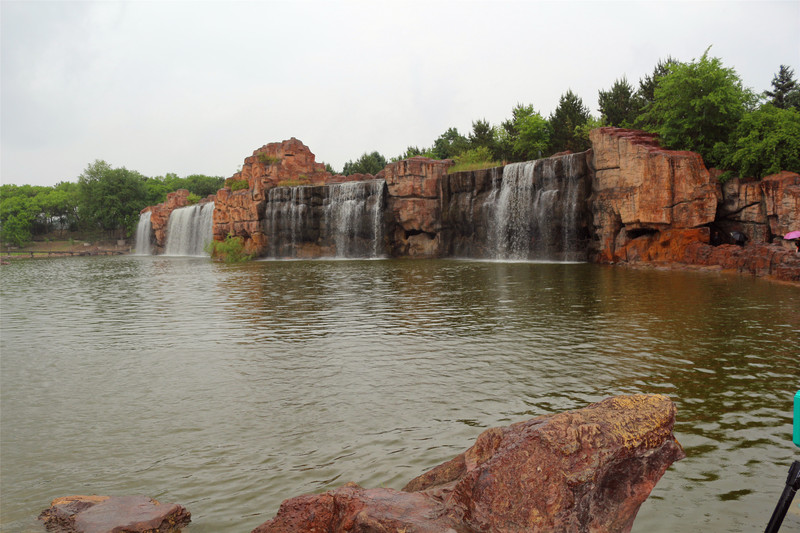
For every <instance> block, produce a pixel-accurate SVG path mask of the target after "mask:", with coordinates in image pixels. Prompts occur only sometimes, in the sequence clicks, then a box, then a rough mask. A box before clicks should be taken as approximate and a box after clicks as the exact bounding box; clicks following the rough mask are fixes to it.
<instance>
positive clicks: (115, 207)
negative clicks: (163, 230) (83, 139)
mask: <svg viewBox="0 0 800 533" xmlns="http://www.w3.org/2000/svg"><path fill="white" fill-rule="evenodd" d="M145 181H146V178H145V177H144V176H142V175H141V174H139V173H138V172H136V171H132V170H128V169H126V168H124V167H122V168H116V169H115V168H112V167H111V165H109V164H108V163H106V162H105V161H100V160H97V161H95V162H94V163H92V164H90V165H89V166H87V167H86V170H84V171H83V174H81V175H80V176H79V178H78V187H79V189H78V199H79V207H80V211H81V216H82V218H83V219H84V221H85V222H86V223H87V224H88V225H89V227H90V228H94V229H100V230H103V231H105V232H107V233H113V234H117V235H119V234H123V235H128V234H130V233H131V232H132V231H133V230H134V228H135V227H136V224H137V222H138V221H139V211H141V210H142V209H143V208H144V207H146V206H147V191H146V188H145Z"/></svg>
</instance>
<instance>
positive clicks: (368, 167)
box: [342, 151, 386, 176]
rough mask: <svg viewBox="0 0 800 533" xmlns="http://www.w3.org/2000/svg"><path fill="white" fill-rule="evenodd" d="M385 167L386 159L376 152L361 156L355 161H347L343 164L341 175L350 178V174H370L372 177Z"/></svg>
mask: <svg viewBox="0 0 800 533" xmlns="http://www.w3.org/2000/svg"><path fill="white" fill-rule="evenodd" d="M385 166H386V158H385V157H383V156H382V155H381V154H380V153H378V152H377V151H375V152H372V153H369V154H368V153H366V152H364V154H362V155H361V157H359V158H358V159H356V160H355V161H352V160H351V161H348V162H347V163H345V164H344V168H343V169H342V174H344V175H345V176H350V175H351V174H372V175H373V176H374V175H375V174H377V173H378V172H380V171H381V170H383V169H384V167H385Z"/></svg>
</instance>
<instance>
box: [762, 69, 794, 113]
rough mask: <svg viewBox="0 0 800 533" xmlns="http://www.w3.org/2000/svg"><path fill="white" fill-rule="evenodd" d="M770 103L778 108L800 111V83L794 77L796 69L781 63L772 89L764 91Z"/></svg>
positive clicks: (773, 80)
mask: <svg viewBox="0 0 800 533" xmlns="http://www.w3.org/2000/svg"><path fill="white" fill-rule="evenodd" d="M764 96H767V97H769V98H770V103H771V104H772V105H774V106H775V107H777V108H778V109H792V108H794V109H797V110H798V111H800V85H798V84H797V81H796V80H795V79H794V70H793V69H791V68H789V67H787V66H786V65H781V67H780V69H779V70H778V73H777V74H775V76H774V77H773V78H772V90H771V91H764Z"/></svg>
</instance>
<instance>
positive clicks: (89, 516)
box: [39, 496, 191, 533]
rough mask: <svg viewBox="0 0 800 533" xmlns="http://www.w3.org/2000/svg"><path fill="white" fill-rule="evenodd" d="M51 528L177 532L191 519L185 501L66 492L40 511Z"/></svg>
mask: <svg viewBox="0 0 800 533" xmlns="http://www.w3.org/2000/svg"><path fill="white" fill-rule="evenodd" d="M39 520H42V521H43V522H44V525H45V527H46V528H47V530H48V531H56V532H63V533H137V532H147V533H174V532H178V531H180V530H181V528H182V527H184V526H186V525H187V524H188V523H189V522H191V514H190V513H189V511H187V510H186V508H185V507H183V506H182V505H178V504H176V503H159V502H158V501H156V500H153V499H151V498H148V497H147V496H66V497H64V498H56V499H55V500H53V501H52V503H51V504H50V508H49V509H45V510H44V511H42V513H41V514H40V515H39Z"/></svg>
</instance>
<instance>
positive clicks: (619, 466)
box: [253, 395, 684, 533]
mask: <svg viewBox="0 0 800 533" xmlns="http://www.w3.org/2000/svg"><path fill="white" fill-rule="evenodd" d="M674 423H675V406H674V404H673V403H672V402H671V401H670V400H669V399H668V398H667V397H665V396H660V395H637V396H621V397H616V398H609V399H607V400H604V401H602V402H600V403H597V404H593V405H590V406H588V407H586V408H584V409H579V410H577V411H568V412H566V413H560V414H555V415H550V416H544V417H540V418H535V419H532V420H529V421H526V422H520V423H517V424H513V425H511V426H508V427H503V428H492V429H489V430H487V431H485V432H483V433H482V434H481V435H480V436H479V437H478V440H477V441H476V442H475V444H474V445H473V446H472V447H471V448H469V449H468V450H467V451H465V452H464V453H462V454H460V455H458V456H457V457H455V458H454V459H452V460H450V461H448V462H446V463H443V464H441V465H439V466H437V467H436V468H434V469H433V470H430V471H429V472H427V473H425V474H423V475H421V476H419V477H418V478H416V479H414V480H412V481H411V482H410V483H409V484H408V485H407V486H406V487H405V488H404V489H403V491H395V490H392V489H363V488H361V487H359V486H358V485H355V484H352V483H349V484H347V485H345V486H343V487H341V488H338V489H335V490H332V491H329V492H326V493H324V494H319V495H307V496H299V497H296V498H291V499H289V500H286V501H284V502H283V504H281V508H280V511H279V512H278V514H277V516H276V517H275V518H273V519H272V520H270V521H268V522H265V523H264V524H262V525H260V526H258V527H257V528H256V529H254V530H253V533H278V532H281V533H284V532H290V531H291V532H297V533H301V532H313V531H342V532H345V531H354V532H355V531H359V532H389V531H418V532H430V533H434V532H441V533H444V532H453V531H461V532H478V531H482V532H523V531H609V532H615V531H630V529H631V526H632V525H633V520H634V518H635V517H636V513H637V512H638V510H639V506H640V505H641V504H642V503H643V502H644V500H645V499H646V498H647V496H648V495H649V494H650V491H651V490H652V489H653V487H654V486H655V484H656V482H657V481H658V479H660V477H661V476H662V475H663V474H664V472H665V471H666V469H667V468H668V467H669V465H670V464H672V462H674V461H676V460H678V459H681V458H683V457H684V454H683V450H682V449H681V447H680V445H679V444H678V443H677V441H676V440H675V437H674V436H673V434H672V428H673V425H674Z"/></svg>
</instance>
